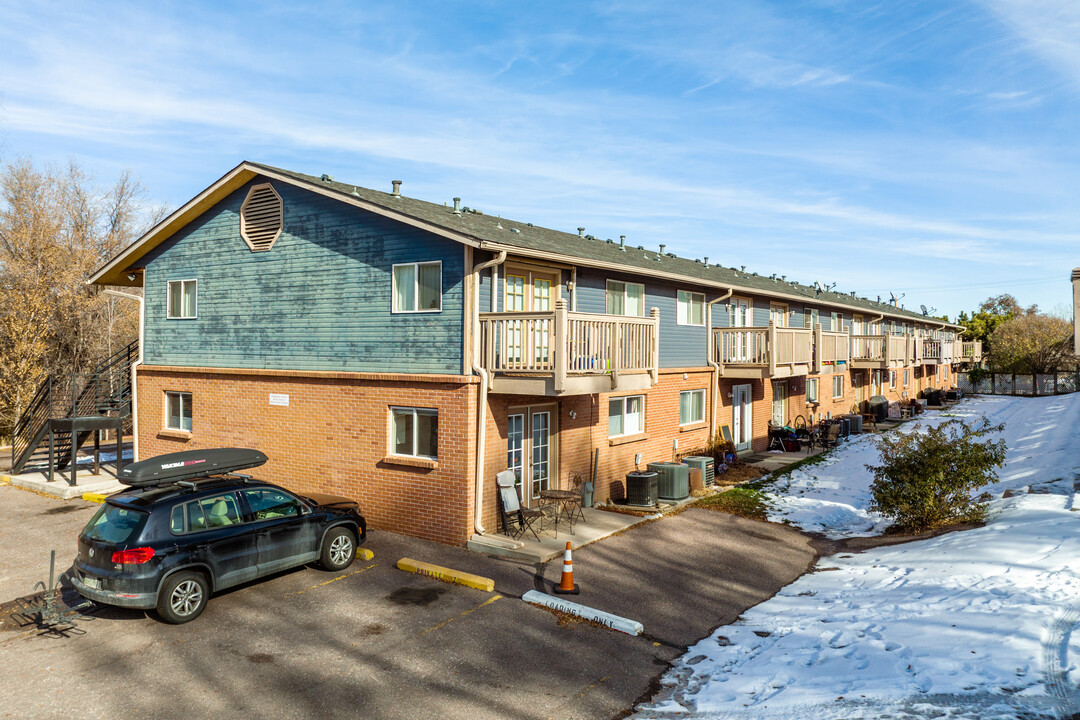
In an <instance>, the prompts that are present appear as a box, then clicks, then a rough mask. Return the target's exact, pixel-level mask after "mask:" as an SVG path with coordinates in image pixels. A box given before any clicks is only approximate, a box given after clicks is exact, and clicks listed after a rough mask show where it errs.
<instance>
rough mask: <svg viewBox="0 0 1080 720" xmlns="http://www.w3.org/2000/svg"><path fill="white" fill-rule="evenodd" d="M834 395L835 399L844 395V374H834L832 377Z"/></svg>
mask: <svg viewBox="0 0 1080 720" xmlns="http://www.w3.org/2000/svg"><path fill="white" fill-rule="evenodd" d="M832 396H833V400H836V399H838V398H842V397H844V376H843V375H833V378H832Z"/></svg>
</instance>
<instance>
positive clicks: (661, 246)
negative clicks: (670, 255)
mask: <svg viewBox="0 0 1080 720" xmlns="http://www.w3.org/2000/svg"><path fill="white" fill-rule="evenodd" d="M666 247H667V245H665V244H664V243H660V255H663V254H664V248H666ZM656 259H657V260H659V259H660V256H659V255H658V256H657V257H656Z"/></svg>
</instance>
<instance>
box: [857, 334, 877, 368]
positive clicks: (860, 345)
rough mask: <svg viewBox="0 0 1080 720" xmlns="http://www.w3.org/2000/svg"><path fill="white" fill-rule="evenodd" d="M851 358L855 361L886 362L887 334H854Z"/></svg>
mask: <svg viewBox="0 0 1080 720" xmlns="http://www.w3.org/2000/svg"><path fill="white" fill-rule="evenodd" d="M851 359H852V360H853V361H867V362H885V336H884V335H852V336H851Z"/></svg>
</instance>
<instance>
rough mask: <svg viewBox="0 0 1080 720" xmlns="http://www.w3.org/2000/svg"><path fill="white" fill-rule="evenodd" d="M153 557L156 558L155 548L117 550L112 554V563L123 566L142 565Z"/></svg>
mask: <svg viewBox="0 0 1080 720" xmlns="http://www.w3.org/2000/svg"><path fill="white" fill-rule="evenodd" d="M152 557H154V548H148V547H145V548H132V549H131V550H117V551H116V552H114V553H113V554H112V561H113V562H114V563H118V564H123V565H141V564H142V563H144V562H147V561H148V560H149V559H150V558H152Z"/></svg>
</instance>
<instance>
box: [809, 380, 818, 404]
mask: <svg viewBox="0 0 1080 720" xmlns="http://www.w3.org/2000/svg"><path fill="white" fill-rule="evenodd" d="M817 381H818V379H817V378H807V380H806V402H808V403H816V402H817V401H818V394H817Z"/></svg>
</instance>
